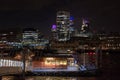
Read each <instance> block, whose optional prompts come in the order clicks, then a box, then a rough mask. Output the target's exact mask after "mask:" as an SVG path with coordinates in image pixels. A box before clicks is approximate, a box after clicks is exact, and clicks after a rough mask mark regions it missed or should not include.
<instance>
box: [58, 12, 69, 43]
mask: <svg viewBox="0 0 120 80" xmlns="http://www.w3.org/2000/svg"><path fill="white" fill-rule="evenodd" d="M56 24H57V34H58V35H57V39H58V40H59V41H66V40H69V39H70V30H69V28H70V12H67V11H58V12H57V17H56Z"/></svg>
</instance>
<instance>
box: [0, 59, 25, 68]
mask: <svg viewBox="0 0 120 80" xmlns="http://www.w3.org/2000/svg"><path fill="white" fill-rule="evenodd" d="M22 66H23V63H22V62H21V61H13V60H6V59H0V67H22Z"/></svg>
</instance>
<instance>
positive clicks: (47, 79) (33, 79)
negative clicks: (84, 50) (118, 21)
mask: <svg viewBox="0 0 120 80" xmlns="http://www.w3.org/2000/svg"><path fill="white" fill-rule="evenodd" d="M2 80H15V79H14V77H13V76H3V77H2ZM17 80H19V79H17ZM25 80H96V79H95V77H52V76H29V77H26V78H25Z"/></svg>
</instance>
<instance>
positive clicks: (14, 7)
mask: <svg viewBox="0 0 120 80" xmlns="http://www.w3.org/2000/svg"><path fill="white" fill-rule="evenodd" d="M118 7H119V6H118V3H117V2H115V1H103V0H101V1H97V0H93V1H89V0H85V1H79V0H75V1H74V0H57V1H56V0H52V1H47V0H45V1H43V0H40V1H39V0H33V1H32V0H29V1H15V0H12V1H8V0H6V1H1V5H0V17H1V18H0V31H4V30H6V31H9V30H10V31H11V30H14V31H16V30H19V29H21V28H24V27H34V28H38V29H40V31H41V32H42V33H43V34H45V35H48V32H49V33H50V30H51V27H52V25H53V24H56V12H57V11H58V10H68V11H69V12H70V13H71V15H72V16H73V17H74V22H75V28H79V29H80V28H81V26H82V18H88V20H89V21H90V23H91V25H92V27H91V28H92V29H93V30H95V31H99V30H105V31H109V32H112V31H113V32H114V31H115V32H119V22H118V21H119V20H118V18H119V11H118Z"/></svg>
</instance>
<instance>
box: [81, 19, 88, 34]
mask: <svg viewBox="0 0 120 80" xmlns="http://www.w3.org/2000/svg"><path fill="white" fill-rule="evenodd" d="M81 32H82V33H87V32H89V21H88V20H86V19H83V21H82V27H81Z"/></svg>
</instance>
